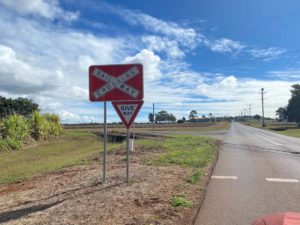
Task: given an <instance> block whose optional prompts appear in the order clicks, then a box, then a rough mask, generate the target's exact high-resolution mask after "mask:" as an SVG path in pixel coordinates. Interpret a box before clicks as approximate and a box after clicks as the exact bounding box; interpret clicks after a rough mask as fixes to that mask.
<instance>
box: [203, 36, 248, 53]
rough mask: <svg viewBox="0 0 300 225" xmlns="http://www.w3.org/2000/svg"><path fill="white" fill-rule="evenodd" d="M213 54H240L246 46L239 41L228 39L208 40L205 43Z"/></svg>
mask: <svg viewBox="0 0 300 225" xmlns="http://www.w3.org/2000/svg"><path fill="white" fill-rule="evenodd" d="M204 43H205V44H206V45H207V46H208V47H209V48H210V49H211V50H212V51H213V52H220V53H238V52H240V51H241V50H242V49H243V48H245V47H246V46H245V45H243V44H241V43H240V42H239V41H233V40H230V39H227V38H221V39H218V40H208V39H206V40H205V42H204Z"/></svg>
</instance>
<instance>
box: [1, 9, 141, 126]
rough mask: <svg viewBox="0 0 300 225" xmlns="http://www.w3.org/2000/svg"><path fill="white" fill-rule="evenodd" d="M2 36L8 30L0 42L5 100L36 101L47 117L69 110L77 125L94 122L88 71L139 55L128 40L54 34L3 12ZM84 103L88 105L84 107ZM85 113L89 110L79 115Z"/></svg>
mask: <svg viewBox="0 0 300 225" xmlns="http://www.w3.org/2000/svg"><path fill="white" fill-rule="evenodd" d="M0 30H5V32H3V33H1V36H0V92H1V95H2V96H6V97H19V96H22V97H29V98H33V99H34V100H35V101H36V102H37V103H38V104H39V105H40V107H41V109H42V111H47V112H51V111H52V112H55V113H60V112H61V111H63V110H65V111H68V112H70V113H73V114H75V115H78V116H79V117H80V119H77V120H76V121H84V120H85V119H86V120H89V119H87V118H84V116H87V115H89V114H90V113H91V110H90V109H89V107H88V105H89V104H91V103H88V95H87V92H88V91H87V90H88V67H89V66H90V65H91V64H112V63H114V64H115V63H121V62H122V61H123V60H124V58H125V57H126V56H127V55H128V54H130V53H131V51H133V50H135V49H132V50H131V46H130V45H129V46H128V45H127V44H126V41H125V40H128V38H127V37H125V36H124V39H123V37H122V38H109V37H102V36H95V35H92V34H90V33H83V32H80V31H74V30H71V29H69V28H68V27H60V26H58V27H55V28H54V27H52V26H51V25H50V24H48V23H46V24H41V23H39V22H38V21H33V20H30V19H26V18H23V17H20V16H18V15H15V14H13V13H11V12H9V11H4V10H3V9H1V7H0ZM16 34H18V35H16ZM81 102H85V103H86V105H79V104H80V103H81ZM73 104H75V105H76V107H73ZM81 107H82V108H83V109H84V110H82V111H81V112H80V113H78V111H79V109H80V108H81ZM92 111H93V110H92ZM89 116H90V115H89ZM69 118H72V117H71V116H70V117H69ZM74 118H75V117H74ZM74 122H75V121H74Z"/></svg>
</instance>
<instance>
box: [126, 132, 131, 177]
mask: <svg viewBox="0 0 300 225" xmlns="http://www.w3.org/2000/svg"><path fill="white" fill-rule="evenodd" d="M129 138H130V132H129V129H127V149H126V182H127V183H129V160H130V158H129Z"/></svg>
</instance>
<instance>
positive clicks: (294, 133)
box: [275, 129, 300, 138]
mask: <svg viewBox="0 0 300 225" xmlns="http://www.w3.org/2000/svg"><path fill="white" fill-rule="evenodd" d="M275 132H276V133H278V134H283V135H287V136H291V137H298V138H300V129H288V130H283V131H275Z"/></svg>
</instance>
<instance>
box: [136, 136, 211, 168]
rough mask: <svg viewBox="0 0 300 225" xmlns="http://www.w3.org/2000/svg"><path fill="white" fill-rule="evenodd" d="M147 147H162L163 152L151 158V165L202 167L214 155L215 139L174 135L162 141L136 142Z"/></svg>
mask: <svg viewBox="0 0 300 225" xmlns="http://www.w3.org/2000/svg"><path fill="white" fill-rule="evenodd" d="M138 143H139V144H141V145H145V146H147V147H148V148H162V149H164V150H165V153H163V154H161V155H160V156H159V157H158V158H157V159H155V160H152V162H151V163H152V164H153V165H161V166H163V165H170V164H175V165H180V166H187V167H193V168H203V167H206V166H207V165H208V163H210V162H211V161H212V160H213V159H214V157H215V151H216V143H215V140H214V139H212V138H208V137H194V136H182V135H179V136H174V137H173V138H168V139H165V140H162V141H155V142H154V141H152V142H150V141H143V142H138Z"/></svg>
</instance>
